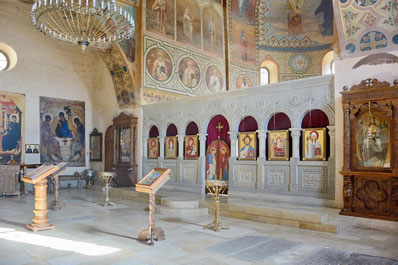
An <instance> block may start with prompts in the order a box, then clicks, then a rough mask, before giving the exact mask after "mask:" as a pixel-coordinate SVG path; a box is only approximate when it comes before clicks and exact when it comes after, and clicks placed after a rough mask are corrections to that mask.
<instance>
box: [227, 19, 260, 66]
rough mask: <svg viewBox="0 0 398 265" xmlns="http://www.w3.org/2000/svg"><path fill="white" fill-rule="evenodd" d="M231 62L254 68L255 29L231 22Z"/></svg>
mask: <svg viewBox="0 0 398 265" xmlns="http://www.w3.org/2000/svg"><path fill="white" fill-rule="evenodd" d="M231 33H232V47H231V60H232V61H233V62H239V63H243V64H246V65H249V66H253V67H255V66H256V56H257V53H256V51H257V47H256V28H255V27H250V26H247V25H244V24H241V23H238V22H236V21H232V32H231Z"/></svg>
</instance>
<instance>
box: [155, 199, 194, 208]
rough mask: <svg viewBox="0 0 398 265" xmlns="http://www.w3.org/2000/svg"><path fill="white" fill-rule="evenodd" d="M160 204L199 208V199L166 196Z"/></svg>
mask: <svg viewBox="0 0 398 265" xmlns="http://www.w3.org/2000/svg"><path fill="white" fill-rule="evenodd" d="M160 204H161V205H162V206H165V207H169V208H179V209H181V208H182V209H187V208H192V209H193V208H199V201H198V200H195V199H190V198H184V197H165V198H162V199H161V200H160Z"/></svg>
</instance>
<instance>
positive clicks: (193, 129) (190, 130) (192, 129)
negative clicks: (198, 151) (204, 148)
mask: <svg viewBox="0 0 398 265" xmlns="http://www.w3.org/2000/svg"><path fill="white" fill-rule="evenodd" d="M198 133H199V127H198V125H197V124H196V123H195V122H193V121H191V122H190V123H189V124H188V126H187V128H186V129H185V135H197V134H198Z"/></svg>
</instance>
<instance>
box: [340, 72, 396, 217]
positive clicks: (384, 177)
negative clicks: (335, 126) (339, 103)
mask: <svg viewBox="0 0 398 265" xmlns="http://www.w3.org/2000/svg"><path fill="white" fill-rule="evenodd" d="M342 95H343V109H344V113H345V115H344V138H343V139H342V140H343V141H344V149H345V150H344V165H343V168H342V172H340V173H341V174H342V175H343V176H344V185H343V197H344V209H343V210H342V211H341V214H344V215H353V216H361V217H368V218H377V219H387V220H398V161H396V156H397V154H398V151H397V150H398V80H396V81H394V85H390V84H389V83H387V82H380V81H378V80H377V79H367V80H364V81H362V82H361V84H359V85H356V86H353V87H352V88H351V89H348V88H345V89H344V92H342Z"/></svg>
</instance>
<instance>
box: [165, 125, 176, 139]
mask: <svg viewBox="0 0 398 265" xmlns="http://www.w3.org/2000/svg"><path fill="white" fill-rule="evenodd" d="M177 134H178V130H177V127H176V126H175V125H174V124H173V123H172V124H170V125H169V126H168V127H167V130H166V136H176V135H177Z"/></svg>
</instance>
